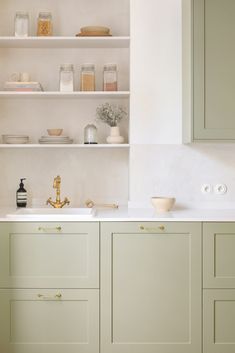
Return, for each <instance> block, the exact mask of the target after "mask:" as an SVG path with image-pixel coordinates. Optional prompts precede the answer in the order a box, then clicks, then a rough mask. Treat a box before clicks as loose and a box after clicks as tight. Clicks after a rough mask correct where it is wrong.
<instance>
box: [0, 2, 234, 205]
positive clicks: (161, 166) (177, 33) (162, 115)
mask: <svg viewBox="0 0 235 353" xmlns="http://www.w3.org/2000/svg"><path fill="white" fill-rule="evenodd" d="M11 1H13V0H11ZM64 1H65V0H64ZM130 1H131V37H132V39H131V122H130V125H131V129H130V135H131V144H132V145H131V151H130V175H129V177H130V190H129V200H130V201H131V204H139V203H140V204H144V203H145V204H146V205H149V198H150V197H151V196H152V195H174V196H176V197H177V200H178V202H183V203H187V202H190V203H192V202H203V203H204V202H206V201H211V202H214V201H215V202H220V203H221V201H224V202H225V201H226V202H232V201H235V158H234V156H235V145H231V144H226V145H225V144H200V145H190V146H184V145H181V141H182V69H181V62H182V56H181V48H182V43H181V35H182V19H181V0H148V1H144V0H130ZM25 2H26V3H28V2H29V0H25ZM7 3H8V2H6V3H5V4H7ZM90 3H91V4H92V3H93V2H92V1H91V0H90V2H89V4H90ZM89 4H88V5H89ZM125 4H126V1H125ZM115 26H116V30H118V27H117V24H115ZM4 28H5V27H4ZM123 34H125V33H123ZM70 55H73V53H72V52H71V53H70ZM71 57H72V56H71ZM2 60H4V58H3V59H2ZM120 60H122V59H121V58H120ZM125 60H126V59H125ZM22 62H23V61H22V60H21V61H20V65H21V64H22ZM5 64H6V65H9V68H13V66H12V62H9V63H7V62H6V61H5ZM10 65H11V66H10ZM4 74H5V73H4V72H3V75H4ZM123 82H124V81H123ZM124 85H125V83H124ZM51 88H52V87H51ZM14 104H15V105H16V106H17V111H20V109H22V104H23V103H22V102H15V103H14ZM39 104H40V101H38V102H37V103H35V107H36V108H37V109H39V108H40V107H39ZM66 104H69V103H61V104H60V105H61V106H62V105H63V109H66ZM82 104H83V103H82V102H78V103H75V102H72V103H71V105H72V107H73V108H71V109H72V110H70V111H72V112H75V111H78V113H79V111H80V109H79V107H80V106H82ZM76 105H77V107H76ZM1 108H2V112H4V116H1V129H2V130H1V133H4V132H6V127H7V126H9V124H10V126H13V124H14V123H15V124H16V126H17V129H18V131H21V132H22V131H23V129H24V128H23V127H22V124H23V122H22V120H20V121H19V120H17V114H16V113H14V114H13V113H12V109H13V106H12V107H11V106H10V105H9V102H7V101H5V102H1ZM49 109H50V104H49V103H48V105H47V107H45V108H43V109H42V108H40V109H39V110H37V113H36V115H35V116H36V118H35V120H34V125H33V128H32V135H33V138H34V139H35V140H36V138H37V136H38V135H41V134H42V132H43V129H45V127H46V124H45V117H42V119H41V120H40V114H41V113H42V115H43V112H44V111H45V112H48V110H49ZM90 109H93V107H91V108H90ZM26 111H27V117H26V118H25V119H26V126H27V124H29V123H30V113H29V109H28V108H27V109H26ZM61 111H62V110H61V107H58V109H57V111H55V114H54V116H52V117H51V119H52V120H51V123H53V124H54V123H55V122H56V117H57V116H58V119H59V121H60V122H61V121H62V120H61V119H62V118H61ZM88 114H90V110H89V109H87V110H86V118H85V119H84V122H85V121H86V120H87V115H88ZM12 115H14V116H13V117H12ZM71 119H72V122H73V124H72V125H73V126H74V124H75V122H76V116H75V114H74V115H73V116H72V117H71ZM81 119H82V121H83V118H81ZM37 121H38V128H39V130H40V131H39V130H37V125H36V122H37ZM49 122H50V121H49ZM78 123H79V122H78ZM23 126H24V125H23ZM77 126H79V128H78V130H76V128H75V130H74V129H71V130H69V129H70V125H69V121H68V120H66V122H65V129H66V130H67V131H68V132H69V133H71V134H73V136H74V137H75V136H77V138H78V139H79V140H81V138H82V126H80V125H79V124H78V125H77ZM7 132H8V133H9V131H7ZM76 134H77V135H76ZM103 138H104V135H102V139H103ZM0 165H1V179H0V181H1V185H0V204H11V205H14V204H15V191H16V189H17V186H18V179H19V178H20V177H27V178H28V180H27V184H26V185H27V188H28V190H29V196H30V202H32V200H33V199H34V200H36V202H39V203H41V204H43V203H44V202H45V200H46V198H47V197H49V196H53V189H52V180H53V177H54V176H55V175H57V174H61V176H62V193H63V195H66V196H68V197H70V198H71V199H72V201H73V205H78V204H81V203H82V202H83V201H84V200H85V199H86V198H87V197H91V198H94V199H95V200H97V201H111V202H114V201H119V202H120V203H123V202H127V200H128V152H127V151H120V150H119V151H113V150H112V151H104V150H100V151H95V152H94V151H79V150H63V149H61V150H27V151H26V150H18V151H17V150H4V151H0ZM203 183H211V184H212V185H215V184H217V183H225V184H227V186H228V193H227V194H226V195H224V196H216V195H214V194H209V195H204V194H202V193H201V191H200V189H201V185H202V184H203Z"/></svg>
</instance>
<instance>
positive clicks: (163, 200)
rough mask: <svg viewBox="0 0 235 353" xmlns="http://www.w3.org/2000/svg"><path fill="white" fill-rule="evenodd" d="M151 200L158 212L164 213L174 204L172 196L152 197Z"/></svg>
mask: <svg viewBox="0 0 235 353" xmlns="http://www.w3.org/2000/svg"><path fill="white" fill-rule="evenodd" d="M151 202H152V205H153V207H154V208H155V210H156V211H157V212H158V213H165V212H169V211H171V209H172V208H173V206H174V204H175V198H174V197H152V198H151Z"/></svg>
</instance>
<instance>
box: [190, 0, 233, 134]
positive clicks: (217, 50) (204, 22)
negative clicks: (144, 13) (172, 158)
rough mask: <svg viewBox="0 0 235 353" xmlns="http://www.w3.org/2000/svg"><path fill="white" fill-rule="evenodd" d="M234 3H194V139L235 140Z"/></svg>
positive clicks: (213, 0) (230, 0)
mask: <svg viewBox="0 0 235 353" xmlns="http://www.w3.org/2000/svg"><path fill="white" fill-rule="evenodd" d="M234 13H235V1H234V0H193V27H194V30H193V82H194V84H193V139H194V140H195V141H200V140H235V99H234V97H235V65H234V63H235V40H234V37H235V21H234Z"/></svg>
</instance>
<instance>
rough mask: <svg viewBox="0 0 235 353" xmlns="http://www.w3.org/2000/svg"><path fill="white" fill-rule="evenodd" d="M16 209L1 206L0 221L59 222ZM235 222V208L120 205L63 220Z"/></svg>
mask: <svg viewBox="0 0 235 353" xmlns="http://www.w3.org/2000/svg"><path fill="white" fill-rule="evenodd" d="M14 211H15V210H14V209H10V208H0V222H43V221H45V222H48V221H52V222H54V221H55V222H58V221H60V220H59V219H51V220H50V219H48V217H47V219H44V218H43V216H41V217H40V218H39V217H35V218H34V217H31V218H30V219H29V218H27V217H25V216H21V217H19V216H17V217H15V218H14V217H13V216H11V217H10V218H8V217H7V214H9V213H12V212H14ZM76 221H77V222H235V208H234V209H181V210H173V211H172V212H168V213H165V214H157V213H155V211H154V210H153V209H140V208H138V209H137V208H127V207H120V208H119V209H117V210H104V209H102V210H101V209H100V210H96V215H95V216H94V217H91V218H87V217H84V218H82V217H79V218H77V217H76V216H74V217H71V216H70V217H69V219H68V220H64V219H63V221H62V220H61V222H76Z"/></svg>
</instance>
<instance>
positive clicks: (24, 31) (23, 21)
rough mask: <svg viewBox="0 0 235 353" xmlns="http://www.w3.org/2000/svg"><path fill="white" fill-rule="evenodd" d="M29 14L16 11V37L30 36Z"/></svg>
mask: <svg viewBox="0 0 235 353" xmlns="http://www.w3.org/2000/svg"><path fill="white" fill-rule="evenodd" d="M28 35H29V14H28V12H16V15H15V37H28Z"/></svg>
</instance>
